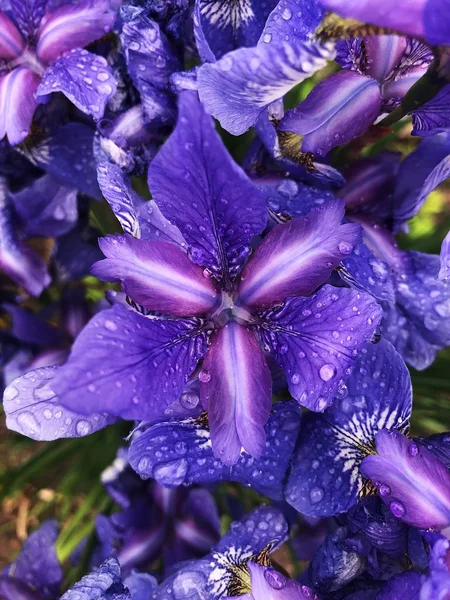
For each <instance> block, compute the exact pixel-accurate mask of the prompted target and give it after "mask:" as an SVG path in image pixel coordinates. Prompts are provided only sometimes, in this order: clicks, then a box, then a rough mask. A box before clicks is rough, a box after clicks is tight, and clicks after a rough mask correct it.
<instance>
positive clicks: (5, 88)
mask: <svg viewBox="0 0 450 600" xmlns="http://www.w3.org/2000/svg"><path fill="white" fill-rule="evenodd" d="M38 85H39V77H38V75H36V73H33V71H30V70H29V69H25V68H23V67H19V68H17V69H14V70H13V71H11V72H10V73H8V74H7V75H4V76H3V77H0V139H1V138H3V137H4V136H5V135H6V136H7V137H8V141H9V143H10V144H11V146H15V145H16V144H19V143H20V142H22V141H23V140H24V139H25V138H26V137H27V135H28V132H29V129H30V125H31V121H32V120H33V115H34V111H35V110H36V100H35V99H34V93H35V92H36V90H37V88H38Z"/></svg>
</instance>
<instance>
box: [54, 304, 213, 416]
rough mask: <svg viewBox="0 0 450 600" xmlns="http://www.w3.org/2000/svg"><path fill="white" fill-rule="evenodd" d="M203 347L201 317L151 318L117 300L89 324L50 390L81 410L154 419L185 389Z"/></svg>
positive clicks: (66, 403)
mask: <svg viewBox="0 0 450 600" xmlns="http://www.w3.org/2000/svg"><path fill="white" fill-rule="evenodd" d="M205 352H206V335H205V334H204V333H203V332H202V330H201V323H199V321H198V320H197V319H178V320H176V321H169V320H167V321H166V320H154V319H148V318H146V317H143V316H141V315H139V314H138V313H136V312H134V311H131V310H127V309H126V308H124V307H123V306H120V305H116V306H114V307H113V308H111V309H109V310H103V311H101V312H100V313H98V314H97V315H96V316H95V317H94V318H93V319H91V321H90V322H89V323H88V324H87V325H86V327H85V328H84V330H83V331H82V332H81V333H80V335H79V336H78V337H77V339H76V340H75V343H74V345H73V347H72V352H71V355H70V357H69V360H68V362H67V363H66V364H65V365H64V366H63V367H61V369H59V370H58V372H57V374H56V376H55V378H54V380H53V382H52V389H54V391H55V392H56V393H57V394H58V395H59V398H60V401H61V404H63V405H64V406H66V407H67V408H70V409H71V410H74V411H76V412H80V413H82V414H87V415H89V414H91V413H92V412H106V413H108V414H112V415H116V416H121V417H123V418H125V419H145V420H153V419H155V418H158V417H160V416H162V415H163V414H164V411H165V409H166V408H167V407H168V406H169V405H170V404H171V403H172V402H174V401H175V400H176V399H177V398H178V397H179V396H180V395H181V394H182V392H183V389H184V387H185V385H186V383H187V380H188V378H189V376H190V375H191V374H192V372H193V371H194V369H195V367H196V366H197V363H198V361H199V360H200V359H201V358H202V356H203V355H204V353H205Z"/></svg>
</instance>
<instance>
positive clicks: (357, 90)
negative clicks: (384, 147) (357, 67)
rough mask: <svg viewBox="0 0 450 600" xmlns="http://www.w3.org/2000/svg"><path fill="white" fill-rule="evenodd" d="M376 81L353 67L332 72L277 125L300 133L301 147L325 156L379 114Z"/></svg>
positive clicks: (359, 131) (379, 96) (379, 105)
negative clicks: (352, 69)
mask: <svg viewBox="0 0 450 600" xmlns="http://www.w3.org/2000/svg"><path fill="white" fill-rule="evenodd" d="M380 108H381V94H380V88H379V85H378V83H377V82H376V81H375V80H374V79H372V78H371V77H365V76H364V75H360V74H359V73H356V72H355V71H340V72H339V73H333V74H332V75H330V76H329V77H327V78H326V79H324V80H323V81H321V82H320V83H319V84H317V85H316V86H315V87H314V88H313V90H312V91H311V92H310V93H309V95H308V96H307V98H306V100H304V101H303V102H301V103H300V104H299V105H298V106H297V107H296V108H294V109H292V110H289V111H288V112H287V113H286V115H285V117H284V118H283V119H282V121H281V123H280V124H279V126H278V129H279V130H280V131H290V132H294V133H297V134H299V135H301V136H303V140H302V145H301V149H302V151H303V152H312V153H313V154H318V155H319V156H325V155H326V154H328V152H329V151H330V150H331V149H332V148H334V147H335V146H339V145H340V144H343V143H345V142H348V141H349V140H351V139H353V138H355V137H358V136H359V135H361V134H363V133H364V132H365V131H366V130H367V129H368V127H369V126H370V125H372V123H373V122H374V121H375V119H376V118H377V117H378V115H379V114H380Z"/></svg>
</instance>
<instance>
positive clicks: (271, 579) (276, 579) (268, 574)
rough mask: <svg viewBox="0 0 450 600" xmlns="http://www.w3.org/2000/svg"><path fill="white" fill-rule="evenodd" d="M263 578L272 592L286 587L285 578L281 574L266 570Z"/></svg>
mask: <svg viewBox="0 0 450 600" xmlns="http://www.w3.org/2000/svg"><path fill="white" fill-rule="evenodd" d="M264 577H265V579H266V581H267V583H268V584H269V585H270V587H271V588H272V589H274V590H281V589H283V588H284V587H286V581H288V580H287V578H286V577H283V575H281V573H278V571H275V570H274V569H267V570H265V571H264Z"/></svg>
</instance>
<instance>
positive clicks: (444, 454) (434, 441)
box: [414, 431, 450, 469]
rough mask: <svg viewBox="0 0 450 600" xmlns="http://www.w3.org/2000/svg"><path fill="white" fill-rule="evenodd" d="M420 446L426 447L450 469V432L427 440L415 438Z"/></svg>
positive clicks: (431, 436)
mask: <svg viewBox="0 0 450 600" xmlns="http://www.w3.org/2000/svg"><path fill="white" fill-rule="evenodd" d="M414 441H416V442H417V443H418V444H419V445H420V446H424V447H425V448H426V449H427V450H428V451H429V452H430V453H431V454H432V455H433V456H435V457H436V458H437V459H438V460H440V461H441V463H443V464H444V465H445V466H446V467H447V469H450V432H448V431H446V432H444V433H436V434H435V435H430V436H428V437H426V438H415V439H414Z"/></svg>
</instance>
